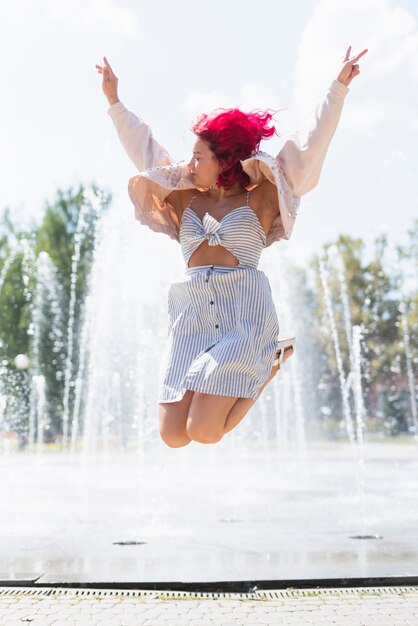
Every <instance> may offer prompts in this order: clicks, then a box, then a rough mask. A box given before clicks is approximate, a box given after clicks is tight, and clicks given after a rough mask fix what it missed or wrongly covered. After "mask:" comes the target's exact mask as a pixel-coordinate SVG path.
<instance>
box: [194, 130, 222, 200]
mask: <svg viewBox="0 0 418 626" xmlns="http://www.w3.org/2000/svg"><path fill="white" fill-rule="evenodd" d="M188 167H189V170H190V174H191V177H192V181H193V183H194V184H195V185H196V187H200V188H206V187H214V186H215V185H216V180H217V178H218V176H219V174H220V173H221V168H220V166H219V163H218V160H217V158H216V156H215V155H214V153H213V152H212V151H211V149H210V148H209V144H208V143H207V142H206V141H204V140H203V139H199V138H198V139H196V141H195V143H194V146H193V156H192V158H191V159H190V161H189V163H188Z"/></svg>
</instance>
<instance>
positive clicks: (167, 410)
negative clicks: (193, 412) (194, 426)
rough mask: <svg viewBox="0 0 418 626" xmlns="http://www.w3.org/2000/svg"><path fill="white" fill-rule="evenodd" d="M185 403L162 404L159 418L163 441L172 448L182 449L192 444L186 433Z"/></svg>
mask: <svg viewBox="0 0 418 626" xmlns="http://www.w3.org/2000/svg"><path fill="white" fill-rule="evenodd" d="M184 404H185V403H184V402H176V403H171V404H160V405H159V406H158V418H159V425H160V429H159V430H160V436H161V439H162V440H163V441H164V443H166V444H167V445H168V446H170V448H181V447H182V446H187V444H188V443H190V437H188V435H187V432H186V419H187V408H188V407H184V406H183V405H184Z"/></svg>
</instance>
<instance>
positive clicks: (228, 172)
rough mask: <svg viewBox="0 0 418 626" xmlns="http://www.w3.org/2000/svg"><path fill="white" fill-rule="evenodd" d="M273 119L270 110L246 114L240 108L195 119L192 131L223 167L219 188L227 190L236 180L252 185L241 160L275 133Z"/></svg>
mask: <svg viewBox="0 0 418 626" xmlns="http://www.w3.org/2000/svg"><path fill="white" fill-rule="evenodd" d="M272 118H273V115H272V114H271V113H268V111H257V110H253V111H251V112H250V113H244V111H241V110H240V109H237V108H233V109H221V108H220V109H215V110H214V111H212V112H211V113H209V115H206V114H205V113H204V114H203V115H200V116H199V117H198V118H197V119H195V121H194V122H193V123H192V126H191V130H192V131H193V132H194V134H195V135H196V136H197V137H199V139H203V140H204V141H207V142H208V144H209V147H210V149H211V150H212V152H213V153H214V154H215V156H216V158H217V159H218V162H219V165H220V166H221V168H222V172H221V173H220V174H219V176H218V179H217V181H216V184H217V186H218V187H225V188H226V189H228V187H232V185H233V184H234V183H236V182H240V183H241V185H242V186H243V187H246V186H247V185H248V184H249V182H250V178H249V176H248V175H247V174H246V173H245V172H244V170H243V169H242V165H241V163H240V161H241V160H244V159H247V158H248V157H249V156H251V153H252V152H253V151H255V150H258V148H259V146H260V141H261V140H262V139H270V137H272V136H273V135H274V133H275V132H276V129H275V127H274V126H270V122H271V120H272Z"/></svg>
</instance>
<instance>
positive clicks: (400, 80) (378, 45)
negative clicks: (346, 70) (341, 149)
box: [293, 0, 418, 131]
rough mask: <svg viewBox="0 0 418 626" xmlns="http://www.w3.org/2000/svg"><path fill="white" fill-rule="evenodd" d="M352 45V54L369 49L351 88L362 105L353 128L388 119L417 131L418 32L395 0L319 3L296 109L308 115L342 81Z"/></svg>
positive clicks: (303, 50) (302, 57) (301, 56)
mask: <svg viewBox="0 0 418 626" xmlns="http://www.w3.org/2000/svg"><path fill="white" fill-rule="evenodd" d="M353 34H354V37H353ZM350 44H351V45H352V52H353V53H357V52H360V51H361V50H362V49H363V48H368V50H369V52H368V53H367V54H366V55H365V56H364V57H363V58H362V59H361V60H360V71H361V74H360V76H359V77H358V78H355V79H354V81H353V82H352V84H351V86H350V89H352V90H353V92H354V93H356V94H357V100H358V103H360V101H361V100H362V102H361V104H357V105H356V106H357V111H355V110H352V111H351V113H350V114H349V117H350V120H349V126H350V128H356V127H357V129H358V130H359V131H363V130H364V129H365V128H366V127H367V128H369V129H370V128H371V127H373V126H377V125H379V124H381V123H382V122H387V121H388V120H394V121H395V120H399V121H400V122H401V123H402V124H404V123H407V124H408V125H409V126H410V127H411V128H416V127H417V115H416V113H415V111H417V110H418V89H417V87H418V84H417V83H418V28H417V23H416V21H415V19H414V17H413V16H412V15H411V14H410V13H409V12H408V11H406V10H404V9H402V8H400V7H399V6H397V5H396V4H395V2H393V1H391V0H339V1H338V2H335V0H319V2H318V4H317V6H316V8H315V10H314V12H313V15H312V17H311V18H310V20H309V21H308V22H307V24H306V26H305V29H304V31H303V35H302V38H301V42H300V45H299V50H298V62H297V66H296V72H295V76H296V80H295V86H294V93H293V104H294V107H295V108H296V109H298V110H299V112H300V113H302V114H304V115H305V114H306V113H307V111H308V110H309V109H310V108H311V107H312V106H313V105H314V104H315V102H316V101H317V100H318V98H319V97H320V95H321V94H322V93H323V91H324V89H325V88H326V86H327V85H328V84H329V83H330V82H331V80H332V79H333V78H336V77H337V75H338V71H339V68H340V67H341V61H342V58H343V55H344V53H345V49H346V47H347V46H348V45H350ZM352 106H353V102H352V103H351V104H350V108H351V107H352ZM405 116H406V117H405ZM356 120H357V122H356Z"/></svg>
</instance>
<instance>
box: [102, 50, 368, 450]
mask: <svg viewBox="0 0 418 626" xmlns="http://www.w3.org/2000/svg"><path fill="white" fill-rule="evenodd" d="M366 52H367V50H363V51H362V52H360V54H357V55H355V56H352V57H351V56H350V53H351V46H350V47H349V48H348V50H347V52H346V55H345V58H344V61H343V65H342V67H341V70H340V72H339V74H338V76H337V78H336V79H335V80H333V81H332V83H331V85H330V87H329V89H328V91H327V92H326V94H325V96H324V98H323V100H322V101H321V102H320V104H319V106H318V107H317V109H316V111H315V115H314V119H313V121H312V123H311V125H310V127H309V128H308V129H307V131H306V130H305V132H304V133H303V136H302V133H297V134H295V135H293V136H292V137H291V138H290V139H288V140H287V141H286V142H285V143H284V145H283V147H282V149H281V150H280V152H279V154H278V155H277V156H276V157H273V156H270V155H268V154H267V153H265V152H262V151H260V150H259V145H260V142H261V140H262V139H268V138H270V137H271V136H272V135H273V134H274V132H275V129H274V126H272V125H271V120H272V115H271V114H270V113H268V112H267V111H265V112H260V111H252V112H251V113H245V112H243V111H241V110H240V109H238V108H231V109H216V110H215V111H212V112H211V113H209V114H208V115H205V114H204V115H201V116H199V117H198V118H197V119H196V120H195V121H194V123H193V124H192V126H191V129H192V131H193V132H194V134H195V136H196V141H195V143H194V146H193V154H192V157H191V159H190V161H189V162H188V163H186V162H180V163H175V162H174V161H173V159H172V158H171V157H170V155H169V154H168V153H167V151H166V150H165V149H164V148H163V147H162V146H161V145H160V144H159V143H158V142H157V141H156V140H155V139H154V137H153V135H152V132H151V129H150V128H149V126H148V125H147V124H146V123H145V122H144V121H143V120H141V119H139V118H138V117H136V116H135V115H134V114H133V113H131V112H130V111H128V110H127V109H126V107H125V106H124V105H123V103H122V102H121V101H120V100H119V97H118V79H117V77H116V75H115V73H114V72H113V70H112V68H111V67H110V65H109V63H108V61H107V59H106V57H104V65H103V66H100V65H96V68H97V70H98V72H99V73H100V74H102V78H103V80H102V89H103V92H104V94H105V96H106V98H107V100H108V102H109V105H110V107H109V109H108V113H109V115H110V117H111V119H112V121H113V123H114V126H115V128H116V130H117V132H118V135H119V138H120V140H121V142H122V145H123V147H124V148H125V150H126V152H127V154H128V156H129V157H130V159H131V160H132V161H133V163H134V164H135V166H136V167H137V169H138V172H139V173H138V174H137V175H136V176H134V177H132V178H131V179H130V181H129V186H128V191H129V195H130V198H131V200H132V202H133V204H134V206H135V217H136V219H138V220H139V221H140V222H141V223H142V224H145V225H147V226H149V227H150V228H151V229H152V230H154V231H156V232H162V233H165V234H167V235H169V236H170V237H171V238H173V239H175V240H177V241H178V242H179V243H180V245H181V250H182V254H183V257H184V262H185V265H186V269H185V274H186V275H185V279H184V280H182V281H180V282H176V283H174V284H173V285H172V286H171V288H170V291H169V294H168V314H169V332H168V340H167V344H166V348H165V351H164V355H163V358H162V362H161V367H160V379H159V380H160V384H159V398H158V402H159V427H160V434H161V437H162V439H163V441H164V442H165V443H166V444H167V445H169V446H171V447H174V448H176V447H180V446H185V445H187V444H188V443H190V441H192V440H193V441H198V442H200V443H216V442H218V441H220V439H222V437H223V436H224V435H225V434H226V433H227V432H229V431H230V430H232V429H233V428H234V427H235V426H237V424H239V422H240V421H241V420H242V419H243V417H244V416H245V415H246V414H247V412H248V411H249V409H250V408H251V407H252V406H253V405H254V403H255V402H256V400H257V398H258V397H259V396H260V394H261V392H262V391H263V389H264V387H265V386H266V385H267V383H268V382H269V381H270V380H271V379H272V378H273V377H274V376H275V375H276V374H277V371H278V369H279V368H280V366H281V364H283V363H284V361H285V360H286V359H287V358H288V357H289V356H290V355H291V354H292V353H293V346H294V337H287V338H285V339H280V338H279V324H278V320H277V314H276V311H275V307H274V303H273V299H272V295H271V289H270V285H269V282H268V280H267V277H266V275H265V274H264V273H263V272H261V271H260V270H258V269H257V265H258V261H259V258H260V255H261V252H262V251H263V249H264V248H265V247H267V246H270V245H271V244H272V243H274V242H275V241H279V240H280V239H289V237H290V235H291V232H292V229H293V224H294V221H295V218H296V215H297V210H298V207H299V203H300V197H301V196H302V195H304V194H305V193H307V192H308V191H310V190H311V189H312V188H313V187H314V186H315V185H316V184H317V182H318V179H319V175H320V172H321V168H322V164H323V162H324V158H325V155H326V153H327V150H328V146H329V143H330V141H331V138H332V136H333V134H334V132H335V130H336V128H337V124H338V121H339V118H340V114H341V110H342V107H343V103H344V98H345V96H346V94H347V93H348V91H349V90H348V85H349V84H350V83H351V81H352V80H353V78H355V77H356V76H357V75H358V74H359V73H360V70H359V65H358V63H357V62H358V61H359V59H360V58H361V57H362V56H363V55H364V54H365V53H366Z"/></svg>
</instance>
